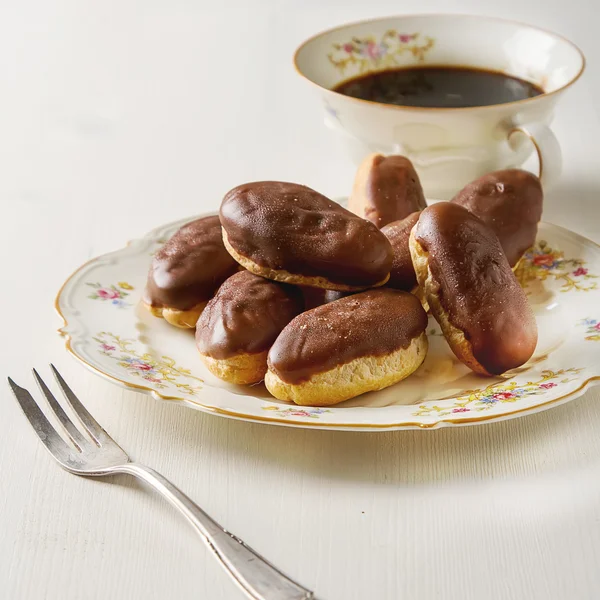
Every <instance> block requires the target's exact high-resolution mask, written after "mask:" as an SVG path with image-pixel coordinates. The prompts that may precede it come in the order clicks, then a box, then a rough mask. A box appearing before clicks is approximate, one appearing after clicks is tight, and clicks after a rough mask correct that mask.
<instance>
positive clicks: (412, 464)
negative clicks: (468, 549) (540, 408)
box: [122, 390, 600, 485]
mask: <svg viewBox="0 0 600 600" xmlns="http://www.w3.org/2000/svg"><path fill="white" fill-rule="evenodd" d="M597 394H598V391H597V390H592V391H591V392H588V394H587V395H586V396H584V397H583V398H579V399H576V400H574V401H573V402H570V403H568V404H565V405H563V406H559V407H556V408H554V409H552V410H547V411H545V412H542V413H538V414H535V415H531V416H527V417H522V418H518V419H513V420H509V421H503V422H500V423H492V424H486V425H477V426H469V427H461V428H451V429H439V430H418V431H392V432H374V433H373V432H345V431H323V430H315V429H297V428H288V427H279V426H272V425H263V424H256V423H246V422H242V421H235V420H231V419H225V418H219V417H215V416H213V415H208V414H204V413H200V412H196V411H193V410H190V409H187V408H183V407H177V406H174V405H167V406H163V407H161V408H160V410H158V411H157V410H156V406H155V405H154V403H153V402H152V401H150V400H148V399H143V402H147V403H148V405H147V406H145V407H144V408H143V410H140V406H139V405H138V406H137V408H136V409H134V408H133V406H134V404H132V403H131V402H125V403H123V405H122V410H123V414H122V417H123V418H124V419H127V418H129V417H128V415H127V413H129V412H131V415H130V416H131V417H133V413H134V411H135V421H136V427H142V428H147V430H148V431H152V432H153V434H152V435H153V437H154V436H158V439H160V438H162V443H166V444H169V445H173V444H177V445H178V446H179V447H180V448H182V449H183V450H184V452H185V453H186V454H187V455H188V456H192V457H193V456H197V453H198V449H201V448H202V449H205V448H206V447H207V446H212V447H213V448H215V449H216V448H220V450H219V451H221V452H226V453H227V454H228V456H229V458H228V460H232V461H242V462H248V464H249V467H250V466H251V468H252V469H257V468H259V469H260V468H265V469H268V468H275V467H276V468H278V469H281V468H283V469H284V470H286V471H298V472H304V473H311V474H313V475H314V476H315V477H323V478H324V479H340V480H349V481H350V480H351V481H364V482H369V483H373V484H382V485H402V484H408V485H419V484H427V483H435V482H452V481H458V480H471V481H486V480H491V479H503V478H509V477H510V478H526V477H529V476H531V475H532V474H540V473H544V472H550V471H559V470H562V469H563V468H565V469H566V468H568V469H571V470H572V469H575V468H578V467H579V466H584V465H586V464H588V463H589V462H590V461H592V460H595V458H594V457H593V456H592V455H591V454H590V453H587V452H586V448H588V447H589V443H588V442H586V439H591V438H593V437H595V436H596V435H597V433H596V432H597V430H598V426H599V425H600V423H598V421H599V420H600V414H598V412H597V404H598V402H597ZM159 415H160V417H161V418H160V419H159V420H158V421H157V416H159ZM165 417H166V418H165ZM158 439H157V443H158ZM590 443H591V442H590Z"/></svg>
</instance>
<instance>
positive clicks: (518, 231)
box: [451, 169, 544, 267]
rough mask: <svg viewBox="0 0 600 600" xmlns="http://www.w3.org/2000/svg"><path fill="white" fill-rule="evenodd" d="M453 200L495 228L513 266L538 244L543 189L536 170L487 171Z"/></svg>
mask: <svg viewBox="0 0 600 600" xmlns="http://www.w3.org/2000/svg"><path fill="white" fill-rule="evenodd" d="M451 202H453V203H454V204H459V205H460V206H464V207H465V208H466V209H468V210H470V211H471V212H472V213H473V214H474V215H477V216H478V217H479V218H480V219H481V220H482V221H483V222H484V223H485V224H486V225H488V226H489V227H490V228H491V229H492V230H493V232H494V233H495V234H496V235H497V236H498V239H499V240H500V244H501V245H502V249H503V250H504V253H505V254H506V258H507V259H508V263H509V264H510V266H511V267H514V266H515V265H516V264H517V263H518V262H519V259H520V258H521V257H522V256H523V254H524V253H525V251H526V250H528V249H529V248H531V246H533V245H534V244H535V238H536V235H537V229H538V223H539V221H540V219H541V218H542V205H543V202H544V193H543V191H542V185H541V183H540V180H539V179H538V178H537V177H536V176H535V175H534V174H533V173H529V172H528V171H522V170H521V169H506V170H504V171H496V172H494V173H488V174H487V175H484V176H483V177H480V178H479V179H476V180H475V181H473V182H472V183H469V184H468V185H467V186H466V187H464V188H463V189H462V190H461V191H460V192H458V194H456V196H454V198H452V200H451Z"/></svg>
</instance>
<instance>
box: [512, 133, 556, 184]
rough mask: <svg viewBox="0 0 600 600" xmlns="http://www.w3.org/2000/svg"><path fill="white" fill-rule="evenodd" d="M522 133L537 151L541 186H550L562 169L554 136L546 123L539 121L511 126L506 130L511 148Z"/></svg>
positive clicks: (515, 146) (515, 147) (516, 145)
mask: <svg viewBox="0 0 600 600" xmlns="http://www.w3.org/2000/svg"><path fill="white" fill-rule="evenodd" d="M522 135H524V136H526V137H527V138H529V141H530V142H531V143H532V144H533V147H534V148H535V151H536V153H537V156H538V164H539V178H540V181H541V182H542V187H543V188H544V189H546V188H548V187H551V186H552V185H553V184H554V183H555V182H556V181H557V179H558V178H559V176H560V172H561V171H562V153H561V151H560V145H559V143H558V140H557V139H556V136H555V135H554V133H552V130H551V129H550V128H549V127H548V126H547V125H542V124H541V123H534V124H533V125H520V126H518V127H513V128H512V129H511V130H510V131H509V132H508V143H509V144H510V146H511V148H512V149H513V150H516V149H517V148H518V144H519V142H518V141H517V140H518V138H519V137H520V136H522Z"/></svg>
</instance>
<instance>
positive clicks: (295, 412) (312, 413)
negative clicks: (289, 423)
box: [262, 404, 331, 419]
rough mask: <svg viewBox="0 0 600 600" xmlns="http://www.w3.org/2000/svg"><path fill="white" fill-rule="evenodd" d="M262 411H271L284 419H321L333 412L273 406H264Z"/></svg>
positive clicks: (326, 409)
mask: <svg viewBox="0 0 600 600" xmlns="http://www.w3.org/2000/svg"><path fill="white" fill-rule="evenodd" d="M262 409H263V410H268V411H271V412H273V413H275V415H276V416H278V417H283V418H284V419H285V418H287V417H308V418H310V419H319V418H321V415H323V414H325V413H330V412H331V411H330V410H329V409H328V408H304V407H301V406H298V407H286V408H281V407H280V406H273V405H272V404H268V405H266V406H263V407H262Z"/></svg>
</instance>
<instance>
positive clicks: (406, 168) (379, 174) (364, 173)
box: [348, 154, 427, 229]
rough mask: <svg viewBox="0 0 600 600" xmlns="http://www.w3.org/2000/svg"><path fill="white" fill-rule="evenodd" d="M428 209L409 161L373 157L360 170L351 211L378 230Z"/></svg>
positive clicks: (361, 165)
mask: <svg viewBox="0 0 600 600" xmlns="http://www.w3.org/2000/svg"><path fill="white" fill-rule="evenodd" d="M426 206H427V203H426V202H425V195H424V194H423V188H422V187H421V182H420V181H419V176H418V175H417V172H416V171H415V168H414V167H413V164H412V163H411V162H410V160H409V159H408V158H406V157H404V156H399V155H391V156H383V155H382V154H370V155H369V156H367V157H366V158H365V159H364V160H363V162H362V163H361V164H360V166H359V167H358V170H357V172H356V177H355V179H354V186H353V188H352V194H351V195H350V199H349V200H348V208H349V209H350V210H351V211H352V212H353V213H355V214H357V215H358V216H359V217H363V219H367V220H369V221H371V222H372V223H374V224H375V225H376V226H377V227H378V228H380V229H381V228H382V227H383V226H384V225H387V224H388V223H391V222H392V221H399V220H400V219H404V218H406V217H408V215H410V214H411V213H413V212H416V211H420V210H423V209H424V208H425V207H426Z"/></svg>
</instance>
